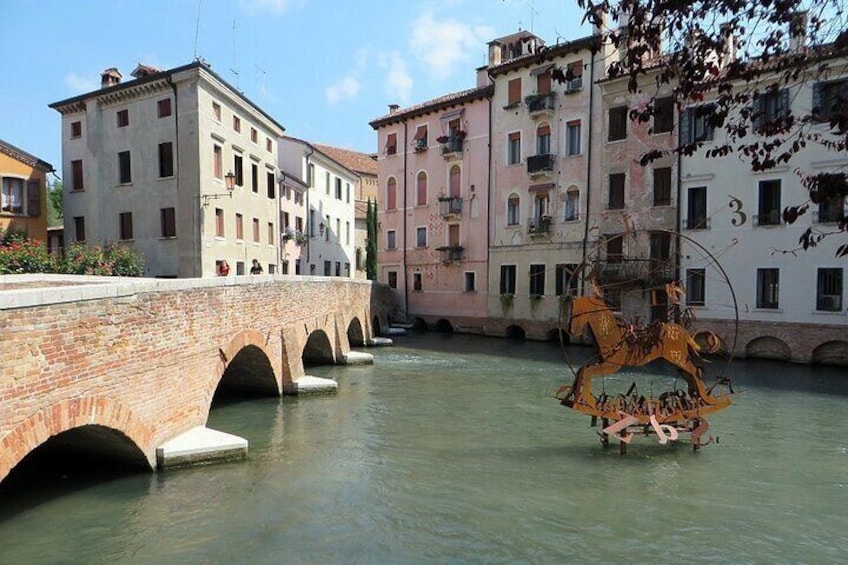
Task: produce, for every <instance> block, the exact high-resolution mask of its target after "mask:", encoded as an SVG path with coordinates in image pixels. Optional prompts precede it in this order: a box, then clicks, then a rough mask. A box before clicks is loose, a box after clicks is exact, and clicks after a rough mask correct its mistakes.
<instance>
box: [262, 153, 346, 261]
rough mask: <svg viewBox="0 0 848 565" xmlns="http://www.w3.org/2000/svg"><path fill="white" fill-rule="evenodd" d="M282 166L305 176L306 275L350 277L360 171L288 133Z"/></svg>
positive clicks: (293, 172) (301, 257)
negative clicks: (356, 187) (351, 168)
mask: <svg viewBox="0 0 848 565" xmlns="http://www.w3.org/2000/svg"><path fill="white" fill-rule="evenodd" d="M278 142H279V163H280V167H281V168H282V169H283V170H285V171H288V172H291V173H292V174H300V175H301V178H305V179H306V184H307V185H308V189H307V191H306V202H305V206H306V226H305V229H306V235H307V238H306V242H305V244H304V246H303V249H302V250H301V254H300V263H301V264H300V268H299V270H298V271H297V272H299V273H301V274H304V275H323V276H335V277H351V276H353V271H352V269H353V268H354V267H353V265H354V264H355V248H356V244H355V239H354V227H355V216H354V202H355V194H354V186H355V185H356V182H357V180H358V177H357V174H356V173H355V172H353V171H351V170H349V169H348V168H346V167H345V166H343V165H342V164H341V163H339V162H337V161H336V160H334V159H332V158H331V157H330V156H329V155H327V154H326V153H324V152H322V151H320V150H319V149H318V148H317V147H316V146H315V145H313V144H311V143H309V142H307V141H303V140H302V139H297V138H294V137H289V136H285V137H282V138H280V139H279V140H278Z"/></svg>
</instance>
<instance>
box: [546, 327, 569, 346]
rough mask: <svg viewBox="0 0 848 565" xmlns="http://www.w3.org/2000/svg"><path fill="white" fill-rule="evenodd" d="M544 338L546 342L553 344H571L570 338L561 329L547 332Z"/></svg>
mask: <svg viewBox="0 0 848 565" xmlns="http://www.w3.org/2000/svg"><path fill="white" fill-rule="evenodd" d="M546 337H547V340H548V341H553V342H555V343H562V344H564V345H568V344H570V343H571V336H570V335H569V333H568V332H567V331H565V330H564V329H562V328H554V329H552V330H549V331H548V333H547V336H546Z"/></svg>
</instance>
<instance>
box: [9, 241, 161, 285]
mask: <svg viewBox="0 0 848 565" xmlns="http://www.w3.org/2000/svg"><path fill="white" fill-rule="evenodd" d="M24 273H65V274H71V275H107V276H122V277H140V276H141V275H142V274H143V273H144V260H143V259H142V258H141V257H140V256H139V255H138V254H137V253H136V252H135V250H134V249H132V248H130V247H127V246H124V245H119V244H112V245H107V246H105V247H91V248H89V247H86V246H84V245H80V244H77V243H75V244H72V245H71V246H69V247H68V248H67V249H66V250H65V256H64V257H61V258H60V257H57V256H55V255H50V254H49V253H48V252H47V246H46V245H44V243H43V242H40V241H37V240H34V239H28V238H25V237H24V238H21V237H18V236H15V237H10V236H9V230H7V231H6V232H4V233H2V234H0V275H10V274H24Z"/></svg>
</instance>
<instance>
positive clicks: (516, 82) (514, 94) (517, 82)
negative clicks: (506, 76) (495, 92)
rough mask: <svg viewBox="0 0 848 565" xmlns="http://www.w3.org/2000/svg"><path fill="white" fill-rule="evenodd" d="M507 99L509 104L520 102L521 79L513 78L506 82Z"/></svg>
mask: <svg viewBox="0 0 848 565" xmlns="http://www.w3.org/2000/svg"><path fill="white" fill-rule="evenodd" d="M508 89H509V91H508V96H509V98H508V101H507V103H508V104H509V105H510V106H511V105H513V104H518V103H519V102H521V79H520V78H514V79H512V80H511V81H509V83H508Z"/></svg>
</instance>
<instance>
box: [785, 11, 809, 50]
mask: <svg viewBox="0 0 848 565" xmlns="http://www.w3.org/2000/svg"><path fill="white" fill-rule="evenodd" d="M806 42H807V12H796V13H794V14H793V15H792V20H791V21H790V22H789V51H791V52H792V53H798V52H799V51H802V50H803V49H804V44H805V43H806Z"/></svg>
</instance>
